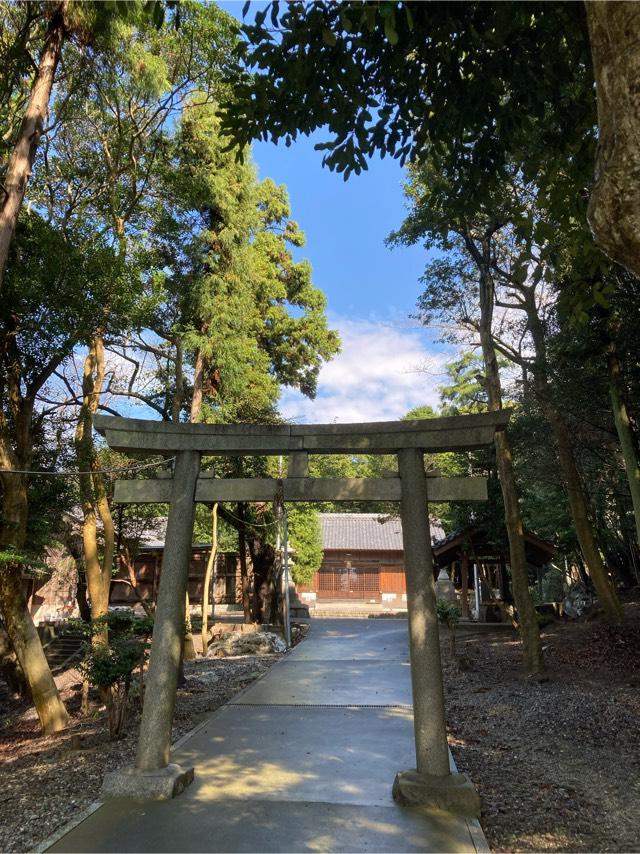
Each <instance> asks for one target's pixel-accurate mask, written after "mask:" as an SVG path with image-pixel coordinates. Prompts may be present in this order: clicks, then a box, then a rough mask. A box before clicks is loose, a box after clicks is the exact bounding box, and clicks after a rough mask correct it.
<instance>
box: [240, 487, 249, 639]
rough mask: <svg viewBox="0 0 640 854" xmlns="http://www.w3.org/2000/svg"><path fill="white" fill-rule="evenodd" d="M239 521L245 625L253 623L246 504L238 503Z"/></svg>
mask: <svg viewBox="0 0 640 854" xmlns="http://www.w3.org/2000/svg"><path fill="white" fill-rule="evenodd" d="M238 519H240V520H241V524H240V527H239V528H238V554H239V556H240V583H241V585H242V610H243V612H244V621H245V623H250V622H251V595H250V590H249V570H248V567H247V541H246V538H245V526H244V504H242V503H241V502H239V503H238Z"/></svg>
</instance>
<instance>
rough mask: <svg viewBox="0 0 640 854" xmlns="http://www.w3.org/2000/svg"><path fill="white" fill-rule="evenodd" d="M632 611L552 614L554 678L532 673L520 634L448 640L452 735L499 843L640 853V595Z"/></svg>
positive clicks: (629, 605) (547, 644) (549, 645)
mask: <svg viewBox="0 0 640 854" xmlns="http://www.w3.org/2000/svg"><path fill="white" fill-rule="evenodd" d="M625 617H626V621H625V624H624V626H623V627H622V628H619V629H614V628H610V627H608V626H606V625H605V624H603V623H602V622H601V621H600V620H593V621H590V622H584V623H559V622H558V623H553V624H551V625H550V626H548V627H547V628H546V629H545V630H544V632H543V646H544V648H545V660H546V663H547V668H548V674H549V680H548V681H547V682H543V683H541V684H536V683H530V682H527V681H526V680H525V679H523V677H522V675H521V670H520V643H519V641H518V640H517V639H516V636H515V635H514V634H511V633H510V632H504V631H503V632H498V631H496V632H495V633H491V634H484V635H479V634H476V635H471V636H467V637H465V634H464V632H463V631H461V632H460V633H459V637H458V643H457V653H458V658H459V660H460V659H461V664H462V667H461V666H460V664H459V663H456V662H454V661H453V660H452V658H451V655H450V653H449V648H448V643H447V642H443V661H444V670H445V685H446V694H447V717H448V724H449V736H450V738H449V742H450V746H451V749H452V751H453V754H454V756H455V759H456V763H457V764H458V767H459V768H460V770H463V771H466V772H468V773H469V774H470V776H471V778H472V780H473V782H474V783H475V785H476V786H477V787H478V789H479V790H480V793H481V795H482V799H483V814H482V826H483V828H484V831H485V834H486V836H487V839H488V841H489V844H490V846H491V848H492V849H493V850H495V851H544V850H549V851H640V831H639V830H638V804H640V690H639V689H640V595H639V594H638V591H634V592H633V593H632V594H631V595H629V596H627V597H626V599H625Z"/></svg>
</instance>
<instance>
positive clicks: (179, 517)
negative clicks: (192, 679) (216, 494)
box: [101, 451, 200, 800]
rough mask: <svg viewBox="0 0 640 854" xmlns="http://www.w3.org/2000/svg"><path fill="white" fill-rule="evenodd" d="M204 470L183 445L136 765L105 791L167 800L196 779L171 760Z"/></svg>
mask: <svg viewBox="0 0 640 854" xmlns="http://www.w3.org/2000/svg"><path fill="white" fill-rule="evenodd" d="M199 473H200V454H199V453H198V452H197V451H180V452H179V453H178V454H177V456H176V464H175V471H174V474H173V484H172V489H171V504H170V507H169V519H168V522H167V534H166V545H165V550H164V555H163V558H162V572H161V575H160V589H159V593H158V602H157V608H156V616H155V621H154V626H153V639H152V644H151V659H150V662H149V672H148V673H147V680H146V687H145V703H144V708H143V711H142V722H141V724H140V737H139V740H138V752H137V754H136V761H135V765H134V767H133V768H123V769H120V770H118V771H112V772H111V773H109V774H107V775H106V776H105V779H104V783H103V785H102V792H101V794H102V795H103V796H105V797H129V798H134V799H144V800H148V799H156V800H165V799H167V798H172V797H175V796H176V795H177V794H179V793H180V792H181V791H182V790H183V789H184V788H185V786H188V785H189V783H191V781H192V780H193V768H182V767H180V766H179V765H175V764H170V763H169V758H170V757H169V754H170V749H171V727H172V723H173V712H174V706H175V699H176V688H177V683H178V671H179V668H180V656H181V651H182V644H183V641H184V624H185V599H186V592H187V581H188V576H189V564H190V554H191V541H192V538H193V520H194V514H195V494H196V484H197V481H198V474H199ZM149 701H150V702H149Z"/></svg>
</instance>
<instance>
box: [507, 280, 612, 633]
mask: <svg viewBox="0 0 640 854" xmlns="http://www.w3.org/2000/svg"><path fill="white" fill-rule="evenodd" d="M524 310H525V311H526V314H527V325H528V328H529V331H530V333H531V338H532V340H533V346H534V351H535V359H534V363H533V383H534V388H535V391H536V396H537V398H538V401H539V403H540V407H541V409H542V413H543V415H544V416H545V418H546V419H547V421H548V422H549V424H550V425H551V430H552V432H553V436H554V438H555V442H556V448H557V451H558V462H559V463H560V469H561V471H562V475H563V477H564V481H565V487H566V491H567V500H568V502H569V510H570V511H571V517H572V519H573V524H574V527H575V529H576V537H577V539H578V544H579V545H580V551H581V552H582V557H583V558H584V562H585V564H586V566H587V571H588V573H589V575H590V577H591V581H592V582H593V586H594V587H595V590H596V593H597V594H598V599H599V600H600V605H601V607H602V608H603V609H604V612H605V615H606V618H607V620H608V621H609V622H611V623H619V622H620V621H621V619H622V608H621V606H620V601H619V599H618V596H617V593H616V591H615V588H614V586H613V584H612V582H611V579H610V578H609V575H608V573H607V568H606V566H605V564H604V561H603V559H602V555H601V554H600V550H599V549H598V543H597V540H596V536H595V533H594V530H593V524H592V522H591V519H590V518H589V510H588V503H587V497H586V495H585V491H584V486H583V484H582V478H581V477H580V472H579V471H578V466H577V464H576V460H575V456H574V453H573V444H572V441H571V434H570V432H569V428H568V426H567V422H566V421H565V419H564V417H563V416H562V414H561V413H560V410H559V409H558V407H557V406H556V404H555V402H554V400H553V389H552V388H551V383H550V382H549V375H548V368H547V365H548V360H547V346H546V337H545V329H544V327H543V324H542V321H541V320H540V317H539V315H538V306H537V303H536V297H535V291H534V290H533V289H530V290H528V291H527V292H526V293H525V304H524Z"/></svg>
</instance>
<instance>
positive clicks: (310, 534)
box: [287, 504, 324, 584]
mask: <svg viewBox="0 0 640 854" xmlns="http://www.w3.org/2000/svg"><path fill="white" fill-rule="evenodd" d="M287 515H288V522H289V541H290V544H291V549H292V550H293V552H294V554H293V567H292V576H293V580H294V581H295V582H296V584H309V582H310V581H311V579H312V577H313V573H314V572H316V571H317V570H318V569H320V564H321V563H322V559H323V556H324V552H323V549H322V530H321V528H320V519H319V514H318V511H317V509H316V508H315V506H314V505H312V504H295V505H292V506H291V507H290V508H289V509H288V510H287Z"/></svg>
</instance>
